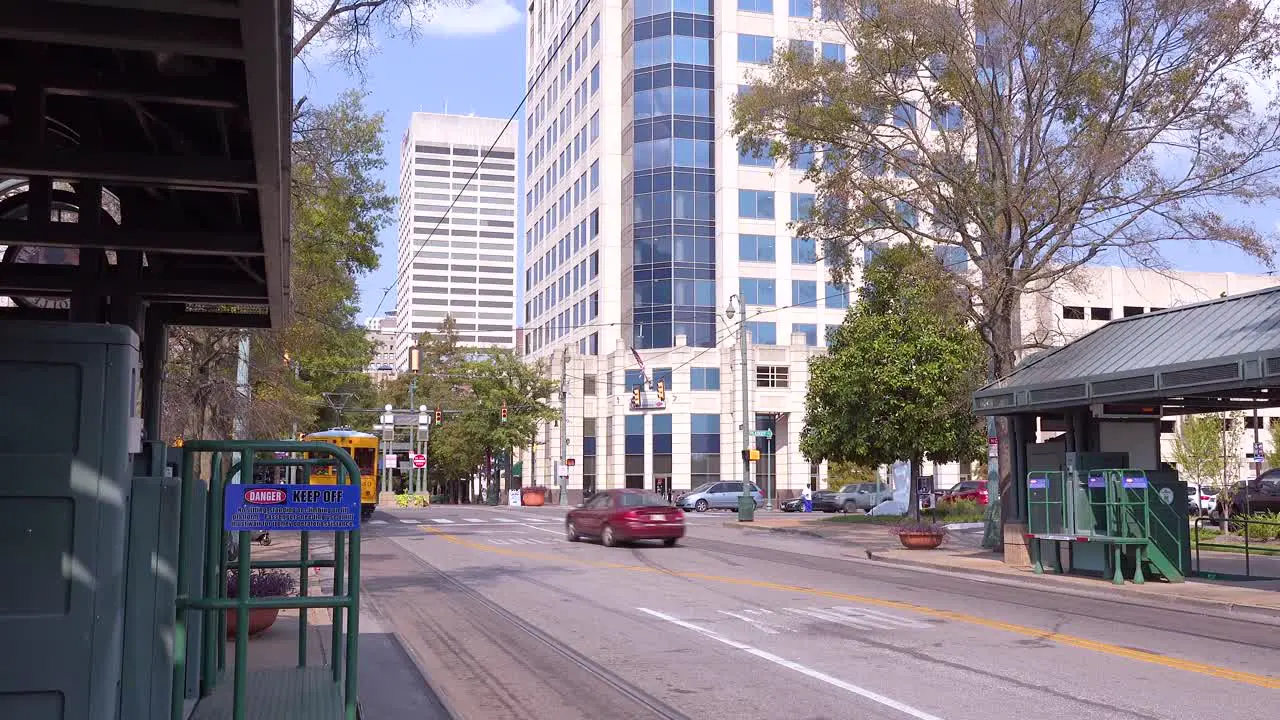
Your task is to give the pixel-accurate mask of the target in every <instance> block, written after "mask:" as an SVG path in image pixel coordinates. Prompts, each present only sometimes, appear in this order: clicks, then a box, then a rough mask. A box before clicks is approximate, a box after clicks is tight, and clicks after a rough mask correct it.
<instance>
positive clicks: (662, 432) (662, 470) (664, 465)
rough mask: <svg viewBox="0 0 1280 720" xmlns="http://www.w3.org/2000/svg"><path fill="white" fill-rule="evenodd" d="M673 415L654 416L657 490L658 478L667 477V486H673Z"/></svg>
mask: <svg viewBox="0 0 1280 720" xmlns="http://www.w3.org/2000/svg"><path fill="white" fill-rule="evenodd" d="M671 445H672V442H671V416H670V415H654V416H653V477H654V481H655V482H654V485H655V487H653V488H650V489H652V490H657V487H656V485H657V478H660V477H664V478H666V479H667V483H666V484H667V487H668V488H670V487H671V470H672V468H671Z"/></svg>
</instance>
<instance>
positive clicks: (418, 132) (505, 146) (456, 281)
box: [395, 113, 518, 370]
mask: <svg viewBox="0 0 1280 720" xmlns="http://www.w3.org/2000/svg"><path fill="white" fill-rule="evenodd" d="M505 124H506V120H503V119H496V118H482V117H474V116H470V115H441V114H437V113H414V114H413V117H412V119H411V120H410V122H409V129H408V130H407V131H406V132H405V134H404V137H403V139H402V140H401V143H400V223H399V242H398V252H397V255H396V291H397V292H396V308H395V310H396V318H397V324H398V334H397V336H396V337H397V339H396V347H395V353H396V359H395V366H396V369H397V370H404V369H406V368H407V367H408V363H409V360H408V352H409V347H410V346H411V345H412V344H413V343H414V342H415V341H416V338H417V336H418V335H419V334H421V333H423V332H432V331H436V330H439V328H440V324H441V323H442V322H443V321H444V318H445V317H446V316H452V317H453V319H454V320H455V322H456V323H457V325H456V327H457V330H458V332H459V334H460V336H461V339H462V343H463V344H464V345H467V346H472V347H491V346H497V347H503V348H514V347H515V302H516V297H515V286H516V283H515V280H516V198H517V194H516V165H517V161H516V152H517V144H518V143H517V135H516V131H515V129H514V126H512V127H509V128H507V130H506V131H505V132H504V131H503V126H504V125H505ZM495 140H497V143H496V145H495V146H494V149H493V151H492V152H491V153H490V154H489V156H488V158H487V159H486V160H485V161H484V162H483V163H481V162H480V158H481V156H482V155H484V153H485V151H486V150H487V149H488V148H489V147H490V145H494V141H495ZM477 169H478V170H479V172H476V171H477ZM472 173H476V174H475V178H474V179H472V180H471V181H470V182H469V183H468V178H471V176H472ZM450 205H452V209H450Z"/></svg>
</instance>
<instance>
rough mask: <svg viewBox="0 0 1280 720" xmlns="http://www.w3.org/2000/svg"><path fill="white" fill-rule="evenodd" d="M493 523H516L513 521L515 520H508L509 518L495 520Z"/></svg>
mask: <svg viewBox="0 0 1280 720" xmlns="http://www.w3.org/2000/svg"><path fill="white" fill-rule="evenodd" d="M494 522H500V523H513V522H516V521H515V520H512V519H510V518H495V519H494Z"/></svg>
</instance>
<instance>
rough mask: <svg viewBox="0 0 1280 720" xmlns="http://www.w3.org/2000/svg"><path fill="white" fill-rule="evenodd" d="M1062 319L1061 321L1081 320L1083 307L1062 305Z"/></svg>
mask: <svg viewBox="0 0 1280 720" xmlns="http://www.w3.org/2000/svg"><path fill="white" fill-rule="evenodd" d="M1062 319H1063V320H1083V319H1084V307H1083V306H1081V305H1063V306H1062Z"/></svg>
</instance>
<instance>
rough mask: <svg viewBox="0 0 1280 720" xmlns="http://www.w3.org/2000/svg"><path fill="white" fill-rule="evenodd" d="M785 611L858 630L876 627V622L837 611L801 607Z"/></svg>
mask: <svg viewBox="0 0 1280 720" xmlns="http://www.w3.org/2000/svg"><path fill="white" fill-rule="evenodd" d="M787 612H789V613H795V614H796V615H806V616H808V617H811V618H816V619H818V620H825V621H827V622H833V623H835V624H837V625H844V626H845V627H851V628H857V629H858V630H875V629H876V628H877V625H876V623H875V622H873V621H871V620H859V619H858V618H853V617H849V616H847V615H840V614H838V613H833V612H828V611H826V610H806V609H801V608H787Z"/></svg>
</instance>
